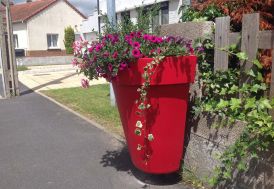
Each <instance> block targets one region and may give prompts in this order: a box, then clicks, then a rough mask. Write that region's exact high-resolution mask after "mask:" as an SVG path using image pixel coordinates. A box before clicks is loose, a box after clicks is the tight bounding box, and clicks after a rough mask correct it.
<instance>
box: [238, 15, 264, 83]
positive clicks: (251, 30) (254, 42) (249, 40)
mask: <svg viewBox="0 0 274 189" xmlns="http://www.w3.org/2000/svg"><path fill="white" fill-rule="evenodd" d="M259 19H260V15H259V13H255V14H245V15H244V16H243V20H242V23H243V25H242V40H241V51H242V52H245V53H246V54H247V57H248V59H249V60H254V59H256V58H257V52H258V46H259ZM252 66H253V64H252V63H251V62H247V61H242V62H241V72H245V71H249V70H250V69H251V68H252ZM240 82H241V84H242V83H245V82H249V77H241V81H240Z"/></svg>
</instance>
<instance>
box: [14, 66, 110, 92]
mask: <svg viewBox="0 0 274 189" xmlns="http://www.w3.org/2000/svg"><path fill="white" fill-rule="evenodd" d="M28 68H29V69H30V70H27V71H23V72H19V76H18V77H19V81H20V82H21V83H23V84H24V85H25V86H27V87H28V88H30V89H32V90H33V91H41V90H50V89H60V88H70V87H80V86H81V79H85V77H84V76H83V74H80V75H78V74H77V73H76V68H74V67H72V65H51V66H31V67H28ZM104 83H107V82H106V80H105V79H99V80H93V81H91V82H90V85H98V84H104Z"/></svg>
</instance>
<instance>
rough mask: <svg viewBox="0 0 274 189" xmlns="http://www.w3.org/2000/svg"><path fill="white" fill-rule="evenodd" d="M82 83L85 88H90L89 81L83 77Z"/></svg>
mask: <svg viewBox="0 0 274 189" xmlns="http://www.w3.org/2000/svg"><path fill="white" fill-rule="evenodd" d="M81 85H82V87H83V88H85V89H86V88H89V81H88V80H87V79H81Z"/></svg>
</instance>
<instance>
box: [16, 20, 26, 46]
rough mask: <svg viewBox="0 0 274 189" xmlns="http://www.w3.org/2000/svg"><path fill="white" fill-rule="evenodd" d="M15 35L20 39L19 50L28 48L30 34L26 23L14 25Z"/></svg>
mask: <svg viewBox="0 0 274 189" xmlns="http://www.w3.org/2000/svg"><path fill="white" fill-rule="evenodd" d="M13 34H16V35H17V37H18V49H27V48H28V33H27V24H26V23H16V24H13Z"/></svg>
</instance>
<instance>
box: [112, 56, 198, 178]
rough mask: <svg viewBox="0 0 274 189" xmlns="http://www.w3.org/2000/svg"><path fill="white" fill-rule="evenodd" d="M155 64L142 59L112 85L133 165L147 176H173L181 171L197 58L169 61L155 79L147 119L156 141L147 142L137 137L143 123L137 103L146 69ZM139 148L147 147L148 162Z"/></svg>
mask: <svg viewBox="0 0 274 189" xmlns="http://www.w3.org/2000/svg"><path fill="white" fill-rule="evenodd" d="M152 60H153V59H151V58H141V59H139V60H138V62H137V63H132V64H131V65H130V69H127V70H126V71H121V72H120V73H119V75H118V77H117V78H116V79H115V80H114V81H113V82H112V84H113V88H114V92H115V96H116V100H117V106H118V109H119V113H120V117H121V121H122V125H123V129H124V133H125V137H126V140H127V144H128V149H129V153H130V156H131V159H132V162H133V164H134V165H135V166H136V167H137V168H138V169H140V170H142V171H144V172H147V173H153V174H163V173H171V172H175V171H177V170H178V169H179V167H180V161H181V158H182V154H183V143H184V132H185V122H186V113H187V106H188V97H189V83H192V82H194V78H195V70H196V62H197V58H196V56H183V57H167V58H165V59H164V61H163V62H161V64H160V65H159V66H158V68H157V72H156V73H155V74H154V75H153V76H152V81H151V87H150V89H149V91H148V97H149V100H150V104H151V105H152V106H151V108H150V109H149V112H148V113H147V116H146V120H147V131H146V133H147V134H148V133H153V135H154V138H155V139H154V140H153V141H151V142H148V141H147V140H145V139H144V137H142V136H141V137H140V136H137V135H135V134H134V130H135V128H136V127H135V124H136V121H137V120H139V119H140V118H139V116H137V115H136V110H137V105H136V104H135V101H136V99H138V98H139V93H138V92H137V88H139V87H140V86H141V84H142V83H143V79H142V76H141V75H142V73H143V67H144V66H146V64H147V63H148V62H151V61H152ZM138 144H141V145H144V144H146V145H147V148H146V154H149V159H148V160H147V161H146V162H145V161H144V158H145V152H144V151H145V150H140V151H138V150H137V145H138Z"/></svg>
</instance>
